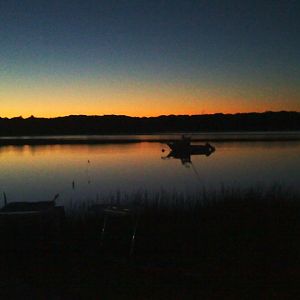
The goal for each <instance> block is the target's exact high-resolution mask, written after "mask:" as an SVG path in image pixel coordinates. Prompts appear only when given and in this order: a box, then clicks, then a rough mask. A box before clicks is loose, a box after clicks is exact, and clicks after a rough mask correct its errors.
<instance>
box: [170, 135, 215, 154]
mask: <svg viewBox="0 0 300 300" xmlns="http://www.w3.org/2000/svg"><path fill="white" fill-rule="evenodd" d="M167 145H168V146H169V148H170V149H171V151H172V152H173V155H175V156H179V155H180V154H182V155H195V154H202V155H207V156H208V155H210V154H212V153H213V152H214V151H215V150H216V149H215V147H213V146H212V145H211V144H209V143H206V144H204V145H198V144H191V139H190V138H188V137H185V136H182V139H181V140H176V141H171V142H168V143H167Z"/></svg>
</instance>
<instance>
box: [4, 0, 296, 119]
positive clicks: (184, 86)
mask: <svg viewBox="0 0 300 300" xmlns="http://www.w3.org/2000/svg"><path fill="white" fill-rule="evenodd" d="M299 32H300V1H296V0H295V1H293V0H282V1H278V0H271V1H267V0H265V1H264V0H260V1H256V0H252V1H247V0H244V1H240V0H231V1H227V0H219V1H218V0H207V1H206V0H198V1H189V0H185V1H177V0H170V1H169V0H160V1H145V0H140V1H135V0H132V1H130V0H127V1H125V0H119V1H117V0H109V1H105V0H103V1H101V0H97V1H96V0H84V1H82V0H73V1H67V0H51V1H49V0H47V1H44V0H22V1H20V0H18V1H17V0H1V1H0V117H16V116H23V117H28V116H31V115H34V116H36V117H55V116H65V115H70V114H73V115H76V114H86V115H105V114H116V115H129V116H158V115H169V114H190V115H191V114H203V113H205V114H207V113H217V112H223V113H237V112H253V111H256V112H263V111H269V110H272V111H279V110H295V111H300V34H299Z"/></svg>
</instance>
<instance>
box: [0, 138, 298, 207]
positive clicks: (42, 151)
mask: <svg viewBox="0 0 300 300" xmlns="http://www.w3.org/2000/svg"><path fill="white" fill-rule="evenodd" d="M146 137H147V136H144V137H143V138H141V139H140V140H141V141H140V142H138V143H119V144H114V143H106V144H99V145H40V146H38V145H31V146H28V145H24V146H9V145H6V146H1V147H0V168H1V173H0V192H1V194H0V205H1V206H2V204H3V201H4V199H3V198H4V197H3V192H5V194H6V196H7V199H8V201H43V200H51V199H52V198H53V196H54V195H55V194H57V193H59V194H60V197H59V201H60V203H67V202H69V201H73V202H78V203H82V202H85V201H95V200H98V201H101V200H102V199H107V198H108V197H110V196H111V195H116V193H118V192H119V193H120V194H123V195H124V194H126V193H128V194H132V193H136V192H144V191H148V192H149V193H155V192H161V191H167V192H179V193H185V194H192V193H194V192H195V191H198V190H202V189H203V188H205V189H207V190H218V189H220V188H221V187H222V186H225V187H226V186H229V187H242V188H243V187H251V186H255V185H263V186H267V187H268V186H271V185H273V184H278V183H279V184H282V185H283V186H285V187H288V188H291V189H292V190H295V191H296V192H300V187H299V178H300V177H299V175H300V155H299V153H300V141H295V140H294V141H283V140H281V141H271V142H270V141H248V142H247V141H234V142H233V141H231V142H229V141H224V140H223V141H219V142H216V141H215V142H213V145H214V146H215V147H216V151H215V152H214V153H213V154H211V155H210V156H205V155H194V156H191V161H192V164H191V163H188V164H183V163H182V161H181V160H180V159H175V158H167V159H163V158H164V157H165V156H167V155H168V153H169V149H168V146H167V145H166V144H164V143H163V142H162V141H161V142H159V141H156V142H149V141H148V140H149V138H146ZM157 137H158V140H162V139H161V138H159V136H157ZM111 139H113V137H112V138H111ZM145 140H146V141H145ZM162 149H165V152H162Z"/></svg>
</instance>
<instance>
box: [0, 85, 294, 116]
mask: <svg viewBox="0 0 300 300" xmlns="http://www.w3.org/2000/svg"><path fill="white" fill-rule="evenodd" d="M1 92H2V93H1V94H0V117H9V118H12V117H18V116H22V117H24V118H26V117H29V116H31V115H34V116H35V117H59V116H67V115H112V114H114V115H127V116H132V117H143V116H145V117H155V116H160V115H171V114H173V115H196V114H213V113H232V114H234V113H243V112H264V111H280V110H290V111H291V110H293V111H300V101H299V95H298V92H297V91H296V93H291V92H289V91H282V93H281V94H280V93H277V94H276V93H274V95H272V94H271V95H268V94H266V93H263V92H261V93H260V94H258V95H257V94H255V93H254V92H253V91H250V90H246V89H245V90H242V92H241V91H237V90H230V89H227V90H226V89H225V88H224V89H221V88H220V89H215V88H212V87H207V88H204V87H197V88H195V87H193V86H184V85H183V84H182V85H180V84H178V83H177V84H169V85H163V84H161V85H159V84H157V85H153V84H150V83H143V82H124V83H121V84H118V85H117V86H114V85H113V84H112V85H110V84H109V83H105V84H102V85H100V84H99V83H97V84H91V85H88V84H86V85H83V86H82V85H76V84H74V83H73V84H72V85H66V86H57V85H55V86H43V85H40V86H38V85H33V86H29V87H27V88H19V89H13V88H10V89H9V88H7V89H6V91H3V90H2V91H1ZM266 99H267V100H266ZM283 99H284V100H283Z"/></svg>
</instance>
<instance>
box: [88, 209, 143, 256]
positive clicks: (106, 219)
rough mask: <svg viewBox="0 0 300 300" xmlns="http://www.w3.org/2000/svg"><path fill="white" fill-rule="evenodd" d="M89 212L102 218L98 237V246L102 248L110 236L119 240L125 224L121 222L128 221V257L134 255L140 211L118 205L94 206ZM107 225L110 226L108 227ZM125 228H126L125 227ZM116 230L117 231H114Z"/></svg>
mask: <svg viewBox="0 0 300 300" xmlns="http://www.w3.org/2000/svg"><path fill="white" fill-rule="evenodd" d="M90 210H91V211H93V212H94V213H96V214H97V215H100V216H102V217H103V224H102V228H101V236H100V246H101V247H102V248H103V247H104V245H105V241H106V240H108V239H109V237H111V236H112V235H114V234H115V235H116V236H115V239H116V238H117V239H119V240H121V239H122V238H121V237H120V236H119V235H120V233H121V232H122V231H124V225H125V224H126V222H122V220H125V219H127V220H129V223H127V225H129V236H128V237H129V239H130V245H129V252H128V254H129V256H132V255H133V254H134V247H135V239H136V232H137V227H138V223H139V214H140V210H139V209H138V208H136V207H127V206H126V207H125V206H120V205H105V204H96V205H93V206H92V207H91V208H90ZM108 224H109V225H110V226H108ZM107 227H110V229H112V228H114V227H115V230H107ZM125 227H126V226H125ZM116 230H117V231H116ZM106 242H107V241H106Z"/></svg>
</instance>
